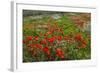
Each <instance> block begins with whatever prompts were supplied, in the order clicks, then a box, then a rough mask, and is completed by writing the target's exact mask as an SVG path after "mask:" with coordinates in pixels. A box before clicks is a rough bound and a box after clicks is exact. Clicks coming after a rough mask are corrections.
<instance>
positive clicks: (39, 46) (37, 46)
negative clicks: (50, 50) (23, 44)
mask: <svg viewBox="0 0 100 73" xmlns="http://www.w3.org/2000/svg"><path fill="white" fill-rule="evenodd" d="M34 45H35V47H36V48H39V49H42V45H41V44H34Z"/></svg>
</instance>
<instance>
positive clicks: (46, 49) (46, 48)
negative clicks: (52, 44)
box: [43, 47, 50, 55]
mask: <svg viewBox="0 0 100 73" xmlns="http://www.w3.org/2000/svg"><path fill="white" fill-rule="evenodd" d="M43 51H44V52H45V53H46V54H47V55H50V50H49V48H48V47H45V48H43Z"/></svg>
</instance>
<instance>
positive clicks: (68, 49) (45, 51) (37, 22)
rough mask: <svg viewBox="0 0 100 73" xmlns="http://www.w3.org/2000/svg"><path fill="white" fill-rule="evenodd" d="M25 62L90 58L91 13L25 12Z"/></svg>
mask: <svg viewBox="0 0 100 73" xmlns="http://www.w3.org/2000/svg"><path fill="white" fill-rule="evenodd" d="M22 41H23V62H25V63H26V62H40V61H63V60H66V61H67V60H86V59H91V14H90V13H78V12H77V13H75V12H54V11H34V10H23V40H22Z"/></svg>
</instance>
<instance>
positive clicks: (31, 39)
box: [23, 32, 64, 60]
mask: <svg viewBox="0 0 100 73" xmlns="http://www.w3.org/2000/svg"><path fill="white" fill-rule="evenodd" d="M47 33H48V32H47ZM62 40H63V37H62V36H53V37H50V38H47V36H45V37H44V38H41V37H39V36H27V37H26V38H25V39H24V41H23V42H24V44H25V45H26V47H27V49H28V51H29V52H30V53H31V54H32V56H36V55H38V51H40V52H41V53H42V54H45V55H46V56H47V58H48V60H55V59H56V58H59V59H64V52H63V50H62V48H58V47H56V48H54V46H55V42H56V43H57V42H61V41H62ZM58 45H59V44H58ZM36 49H37V50H36ZM52 52H54V55H55V56H53V55H52Z"/></svg>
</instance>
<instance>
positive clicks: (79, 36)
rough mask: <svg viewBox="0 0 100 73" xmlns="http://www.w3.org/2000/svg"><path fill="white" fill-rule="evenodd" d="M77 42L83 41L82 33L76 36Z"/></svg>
mask: <svg viewBox="0 0 100 73" xmlns="http://www.w3.org/2000/svg"><path fill="white" fill-rule="evenodd" d="M75 40H77V41H81V40H82V35H81V34H80V33H78V34H76V35H75Z"/></svg>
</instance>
